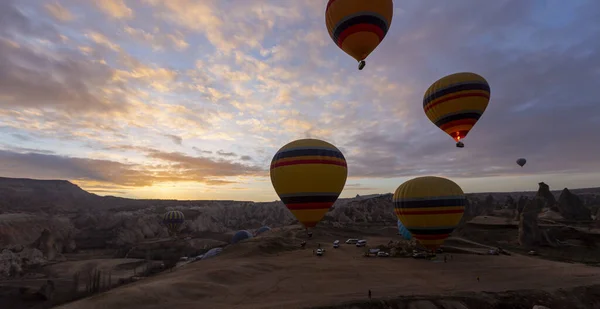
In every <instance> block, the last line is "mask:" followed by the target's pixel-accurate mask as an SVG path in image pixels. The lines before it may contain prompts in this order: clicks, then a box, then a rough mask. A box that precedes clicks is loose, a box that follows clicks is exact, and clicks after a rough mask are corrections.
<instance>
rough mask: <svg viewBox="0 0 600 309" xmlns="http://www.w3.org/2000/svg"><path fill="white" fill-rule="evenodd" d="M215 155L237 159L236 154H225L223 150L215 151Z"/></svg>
mask: <svg viewBox="0 0 600 309" xmlns="http://www.w3.org/2000/svg"><path fill="white" fill-rule="evenodd" d="M217 154H218V155H220V156H222V157H237V154H236V153H234V152H225V151H223V150H219V151H217Z"/></svg>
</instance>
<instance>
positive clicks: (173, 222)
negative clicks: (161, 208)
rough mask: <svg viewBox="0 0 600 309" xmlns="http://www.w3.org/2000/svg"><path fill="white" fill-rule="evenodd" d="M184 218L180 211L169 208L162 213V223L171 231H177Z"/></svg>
mask: <svg viewBox="0 0 600 309" xmlns="http://www.w3.org/2000/svg"><path fill="white" fill-rule="evenodd" d="M184 220H185V216H184V215H183V213H182V212H181V211H178V210H171V211H168V212H167V213H165V214H164V215H163V220H162V223H163V224H164V225H165V226H166V227H167V229H168V230H169V231H170V232H171V233H177V231H178V230H179V228H180V227H181V225H182V224H183V221H184Z"/></svg>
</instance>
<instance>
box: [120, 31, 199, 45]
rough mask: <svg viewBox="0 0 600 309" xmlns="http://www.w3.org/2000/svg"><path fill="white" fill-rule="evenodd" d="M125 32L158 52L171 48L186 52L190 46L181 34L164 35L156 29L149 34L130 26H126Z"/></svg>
mask: <svg viewBox="0 0 600 309" xmlns="http://www.w3.org/2000/svg"><path fill="white" fill-rule="evenodd" d="M124 31H125V33H127V34H128V35H130V36H131V37H132V38H134V39H135V40H138V41H140V42H143V43H146V44H149V45H150V46H152V48H153V49H154V50H157V51H162V50H165V49H166V48H167V47H169V46H173V47H174V49H175V50H185V49H186V48H188V47H189V46H190V44H189V43H188V42H186V40H185V37H184V36H183V34H182V33H181V32H176V33H174V34H163V33H160V31H159V29H158V28H154V31H152V32H148V31H145V30H143V29H138V28H132V27H130V26H125V28H124Z"/></svg>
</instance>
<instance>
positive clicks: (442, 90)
mask: <svg viewBox="0 0 600 309" xmlns="http://www.w3.org/2000/svg"><path fill="white" fill-rule="evenodd" d="M489 101H490V85H489V84H488V83H487V81H486V80H485V79H484V78H483V77H481V76H479V75H477V74H475V73H469V72H463V73H455V74H452V75H448V76H445V77H443V78H441V79H439V80H438V81H436V82H435V83H433V85H431V86H430V87H429V89H427V91H426V92H425V95H424V97H423V110H425V114H426V115H427V118H429V120H431V122H433V123H434V124H435V125H436V126H438V127H439V128H440V129H442V130H443V131H444V132H446V133H447V134H448V135H450V136H451V137H452V138H453V139H454V140H455V141H457V142H458V141H460V140H461V139H463V138H465V137H466V136H467V134H468V133H469V131H470V130H471V129H472V128H473V126H474V125H475V123H477V121H478V120H479V118H480V117H481V115H482V114H483V112H484V111H485V109H486V108H487V106H488V103H489Z"/></svg>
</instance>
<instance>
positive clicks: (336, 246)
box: [333, 240, 340, 249]
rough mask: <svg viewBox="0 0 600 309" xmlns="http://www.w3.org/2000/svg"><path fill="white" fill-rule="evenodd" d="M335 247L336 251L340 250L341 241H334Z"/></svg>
mask: <svg viewBox="0 0 600 309" xmlns="http://www.w3.org/2000/svg"><path fill="white" fill-rule="evenodd" d="M333 247H334V248H336V249H337V248H339V247H340V241H339V240H336V241H334V242H333Z"/></svg>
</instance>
